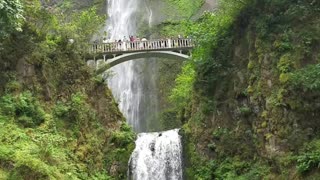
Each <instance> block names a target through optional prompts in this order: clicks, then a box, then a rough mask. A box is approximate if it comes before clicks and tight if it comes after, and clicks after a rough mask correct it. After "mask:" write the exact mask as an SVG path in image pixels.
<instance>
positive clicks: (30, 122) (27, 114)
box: [0, 91, 45, 127]
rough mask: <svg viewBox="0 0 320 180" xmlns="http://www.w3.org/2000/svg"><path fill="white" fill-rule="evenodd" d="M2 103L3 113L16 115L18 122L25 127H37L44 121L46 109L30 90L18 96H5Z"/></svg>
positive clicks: (0, 101) (0, 102)
mask: <svg viewBox="0 0 320 180" xmlns="http://www.w3.org/2000/svg"><path fill="white" fill-rule="evenodd" d="M0 104H1V107H2V108H1V110H2V113H3V114H4V115H9V116H10V115H11V116H14V117H15V120H16V122H17V123H18V124H20V125H22V126H23V127H35V126H38V125H40V124H41V123H43V122H44V119H45V112H44V110H43V109H42V107H41V106H40V104H39V102H38V101H36V99H35V98H34V97H33V96H32V94H31V93H30V92H28V91H26V92H24V93H21V94H19V95H18V96H13V95H11V94H8V95H6V96H3V97H2V98H1V100H0Z"/></svg>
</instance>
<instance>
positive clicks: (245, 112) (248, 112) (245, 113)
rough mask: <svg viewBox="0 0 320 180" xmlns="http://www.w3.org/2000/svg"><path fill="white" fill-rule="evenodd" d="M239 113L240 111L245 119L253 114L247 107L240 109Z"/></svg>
mask: <svg viewBox="0 0 320 180" xmlns="http://www.w3.org/2000/svg"><path fill="white" fill-rule="evenodd" d="M239 111H240V114H241V115H242V116H245V117H247V116H249V115H250V114H251V113H252V110H251V109H250V108H249V107H247V106H242V107H240V108H239Z"/></svg>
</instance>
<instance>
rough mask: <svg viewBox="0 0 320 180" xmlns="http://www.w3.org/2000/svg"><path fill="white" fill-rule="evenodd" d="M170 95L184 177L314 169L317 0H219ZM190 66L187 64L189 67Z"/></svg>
mask: <svg viewBox="0 0 320 180" xmlns="http://www.w3.org/2000/svg"><path fill="white" fill-rule="evenodd" d="M221 3H222V4H221V9H220V10H219V11H217V12H215V13H214V14H212V13H207V14H205V15H204V16H203V17H202V18H200V20H199V21H198V22H196V23H193V22H191V23H187V25H186V27H187V28H190V31H189V33H190V35H192V36H193V37H194V39H195V40H196V41H197V44H198V46H197V48H196V49H195V50H194V52H193V61H192V62H189V63H188V64H187V65H185V66H184V68H185V69H186V70H185V71H183V72H182V73H181V74H180V75H179V77H178V79H177V81H176V82H177V84H176V87H175V89H174V90H173V91H172V92H173V93H172V95H171V96H172V100H173V103H174V104H175V105H176V109H177V111H176V114H175V116H178V118H177V119H178V120H179V121H181V122H185V123H184V126H183V128H182V129H183V135H184V137H185V143H184V147H185V149H184V151H185V165H186V171H185V173H186V177H187V178H188V179H262V178H265V179H318V178H319V163H320V153H319V148H320V146H319V141H320V140H319V118H320V114H319V112H320V111H319V110H320V109H319V108H320V106H319V102H320V86H319V82H320V79H319V77H320V76H319V72H320V71H319V70H320V69H319V61H320V59H319V53H320V51H319V44H320V39H319V37H320V36H319V35H320V34H319V32H320V26H319V24H320V23H319V17H320V11H319V10H320V4H319V2H318V1H312V0H307V1H287V0H284V1H280V0H270V1H254V0H252V1H236V2H234V1H232V2H231V1H227V0H226V1H221ZM193 71H194V73H192V72H193Z"/></svg>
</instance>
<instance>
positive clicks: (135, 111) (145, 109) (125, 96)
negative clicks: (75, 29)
mask: <svg viewBox="0 0 320 180" xmlns="http://www.w3.org/2000/svg"><path fill="white" fill-rule="evenodd" d="M107 8H108V16H109V18H108V19H107V26H106V27H105V31H107V33H108V38H109V39H111V40H112V41H116V40H120V39H121V40H123V39H124V37H125V38H128V37H129V36H131V35H134V36H136V35H137V29H138V23H139V22H141V18H146V17H144V16H142V15H141V12H143V11H146V12H147V14H149V15H148V17H147V21H148V23H150V21H151V16H152V12H151V11H150V9H146V8H147V6H146V5H145V2H144V1H143V0H108V7H107ZM141 8H142V9H141ZM111 71H112V74H113V76H112V77H111V78H109V79H108V85H109V87H110V88H111V90H112V93H113V95H114V96H115V98H116V100H117V101H118V102H119V108H120V110H121V112H122V113H123V114H124V116H125V117H126V119H127V122H128V123H129V124H130V125H131V126H132V127H133V129H134V130H135V131H136V132H142V131H146V121H147V119H146V116H147V115H146V114H147V113H149V112H154V111H156V109H155V108H156V106H153V105H151V104H150V103H149V102H150V100H151V99H155V98H154V95H152V94H150V92H151V90H152V89H155V83H154V82H153V81H154V72H152V71H149V72H145V71H144V69H143V66H141V65H140V64H139V63H138V62H133V61H128V62H125V63H123V64H120V65H118V66H116V67H113V68H112V69H111ZM147 78H148V79H147ZM146 79H147V80H146Z"/></svg>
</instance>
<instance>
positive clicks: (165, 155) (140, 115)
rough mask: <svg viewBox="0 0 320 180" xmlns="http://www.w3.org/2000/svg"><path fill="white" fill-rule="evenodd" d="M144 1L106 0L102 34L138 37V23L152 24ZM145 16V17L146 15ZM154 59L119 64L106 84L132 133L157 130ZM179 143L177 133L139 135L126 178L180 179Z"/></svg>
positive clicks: (139, 179) (150, 14) (155, 68)
mask: <svg viewBox="0 0 320 180" xmlns="http://www.w3.org/2000/svg"><path fill="white" fill-rule="evenodd" d="M145 2H146V0H108V2H107V4H108V16H109V18H108V19H107V26H106V27H105V29H104V30H105V31H107V33H108V38H110V39H111V40H113V41H115V40H119V39H123V38H124V36H126V38H128V36H130V35H134V36H136V35H137V31H138V26H139V25H138V24H141V18H145V19H144V20H145V22H146V23H145V24H146V25H147V26H149V25H151V24H152V17H153V16H154V15H153V12H152V10H151V9H150V8H148V6H147V5H146V4H145ZM146 14H147V15H148V16H147V17H146V16H145V15H146ZM155 64H156V63H155V60H152V59H146V60H136V61H128V62H125V63H121V64H119V65H117V66H115V67H113V68H111V72H112V74H113V76H112V77H109V78H108V85H109V87H110V89H111V91H112V93H113V95H114V97H115V99H116V100H117V101H118V103H119V108H120V110H121V112H122V113H123V114H124V116H125V117H126V119H127V122H128V123H129V124H130V125H131V126H132V127H133V129H134V130H135V132H146V131H150V130H151V129H150V127H151V126H150V124H151V125H153V127H154V128H153V129H152V130H157V128H159V127H160V126H159V122H157V118H156V116H157V111H158V106H157V103H158V102H157V101H158V97H157V94H156V92H157V91H156V79H157V78H156V74H157V73H156V71H157V66H156V65H155ZM181 149H182V148H181V142H180V136H179V134H178V130H171V131H166V132H160V133H141V134H139V135H138V139H137V140H136V148H135V150H134V152H133V153H132V155H131V160H130V162H129V166H130V167H129V170H128V172H129V178H130V179H133V180H167V179H168V180H171V179H172V180H182V165H181Z"/></svg>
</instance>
